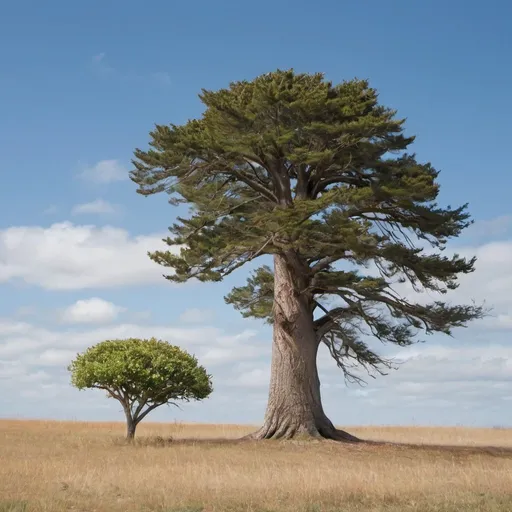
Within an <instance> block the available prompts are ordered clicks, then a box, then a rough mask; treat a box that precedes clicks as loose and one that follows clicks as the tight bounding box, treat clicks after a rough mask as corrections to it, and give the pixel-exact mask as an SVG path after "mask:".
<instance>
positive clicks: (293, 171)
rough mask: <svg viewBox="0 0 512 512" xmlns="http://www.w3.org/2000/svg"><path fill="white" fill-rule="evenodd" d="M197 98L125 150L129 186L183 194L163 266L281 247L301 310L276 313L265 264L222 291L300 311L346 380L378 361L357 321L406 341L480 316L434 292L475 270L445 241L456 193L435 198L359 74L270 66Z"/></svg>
mask: <svg viewBox="0 0 512 512" xmlns="http://www.w3.org/2000/svg"><path fill="white" fill-rule="evenodd" d="M200 99H201V101H202V102H203V104H204V105H205V111H204V113H203V114H202V116H201V118H199V119H192V120H189V121H188V122H187V123H185V124H183V125H174V124H170V125H157V126H156V127H155V128H154V130H153V131H152V132H151V133H150V137H151V140H150V148H149V149H148V150H141V149H137V150H135V159H134V160H133V164H134V170H133V171H132V172H131V179H132V180H133V181H134V182H135V183H136V184H137V185H138V190H137V191H138V192H139V193H140V194H142V195H151V194H154V193H159V192H166V193H168V194H169V196H170V202H171V204H175V205H176V204H180V203H186V204H188V205H189V206H190V211H189V215H188V216H186V217H178V218H177V220H176V222H175V223H174V224H173V225H172V226H171V227H170V228H169V230H170V232H171V235H172V236H170V237H169V238H167V239H166V242H167V244H168V245H169V246H180V247H181V250H180V253H179V254H174V253H171V252H170V251H156V252H153V253H151V254H150V257H151V258H152V259H153V260H154V261H155V262H157V263H159V264H160V265H162V266H164V267H168V268H169V269H172V270H171V271H170V272H169V275H167V276H166V277H167V279H169V280H171V281H174V282H183V281H186V280H188V279H191V278H197V279H199V280H201V281H220V280H222V279H223V278H224V277H225V276H227V275H229V274H230V273H232V272H233V271H234V270H236V269H238V268H240V267H242V266H243V265H245V264H246V263H248V262H249V261H251V260H254V259H255V258H257V257H259V256H262V255H271V256H273V257H274V262H275V263H276V262H277V259H279V258H282V259H283V261H285V262H286V265H287V266H288V267H289V269H290V272H291V273H289V274H287V275H288V276H289V278H290V279H291V280H292V281H293V283H292V285H291V288H290V290H292V294H295V295H296V296H297V297H300V301H302V302H301V304H302V303H303V305H304V308H302V306H301V308H302V309H300V308H299V309H300V311H301V312H300V313H299V310H298V309H297V311H296V314H291V313H290V314H288V313H287V314H286V315H284V316H283V319H284V320H283V321H282V322H280V323H279V325H278V326H277V325H275V320H276V314H277V311H278V310H277V309H276V308H278V307H280V306H279V301H278V300H277V296H276V286H277V284H276V282H275V280H276V274H275V270H276V269H275V268H274V269H272V268H270V267H269V266H262V267H260V268H259V269H257V270H256V271H255V272H254V273H253V275H252V276H251V277H250V278H249V280H248V283H247V285H246V286H242V287H237V288H235V289H234V290H233V291H232V292H231V293H230V294H229V295H228V296H227V297H226V301H227V302H228V303H230V304H232V305H233V306H234V307H235V308H236V309H238V310H240V311H241V312H242V314H243V315H244V316H252V317H256V318H262V319H266V320H267V321H269V322H271V323H272V322H273V323H274V332H276V331H275V329H285V328H286V322H288V325H291V324H293V323H294V322H295V323H296V321H297V318H298V316H297V315H299V316H301V315H302V316H303V315H309V316H310V317H311V318H312V319H314V321H313V327H312V328H313V330H314V333H315V338H316V341H318V342H323V343H325V344H326V345H327V346H328V347H329V350H330V353H331V355H332V357H333V358H334V359H335V361H336V363H337V364H338V366H339V367H340V368H341V369H342V370H343V371H344V372H345V375H346V377H348V378H353V379H356V380H358V379H359V378H358V377H357V375H356V374H355V373H354V372H353V370H352V368H353V363H355V364H356V366H357V367H365V368H366V369H367V370H369V371H373V370H375V371H377V372H382V370H383V369H385V368H387V367H389V365H390V362H389V361H387V360H385V359H384V358H382V357H380V356H379V355H378V354H377V353H376V352H375V351H374V350H372V349H371V348H370V347H369V345H368V343H367V338H366V336H367V335H371V336H373V337H374V338H376V339H378V340H380V341H382V342H385V343H393V344H396V345H398V346H407V345H409V344H411V343H413V342H414V341H417V337H416V335H417V333H418V331H424V332H426V333H432V332H441V333H446V334H450V333H451V330H452V329H453V328H454V327H462V326H465V325H466V324H467V322H468V321H470V320H472V319H474V318H479V317H481V316H482V315H483V310H482V308H481V307H480V306H477V305H474V304H468V305H457V304H455V305H454V304H450V303H449V302H448V301H446V300H442V295H443V294H445V293H446V292H447V291H449V290H453V289H455V288H456V287H457V285H458V283H457V278H458V276H459V275H461V274H467V273H470V272H472V271H473V270H474V263H475V259H474V258H470V259H465V258H463V257H461V256H459V255H457V254H455V255H453V256H447V255H445V254H443V250H444V248H445V247H446V243H447V242H448V240H449V239H451V238H454V237H457V236H459V234H460V233H461V232H462V230H463V229H464V228H466V227H467V226H468V225H469V224H470V223H471V219H470V216H469V213H468V211H467V206H466V205H462V206H460V207H456V208H451V207H442V206H440V205H439V204H438V203H437V202H436V198H437V196H438V194H439V184H438V181H437V178H438V175H439V172H438V171H437V170H436V169H435V168H434V167H433V166H432V165H431V164H430V163H421V162H419V161H418V160H417V158H416V156H415V154H414V153H411V152H408V151H407V150H408V148H409V146H410V145H411V144H412V143H413V141H414V137H413V136H407V135H405V134H404V122H405V121H404V119H401V118H398V117H397V115H396V114H397V113H396V111H395V110H393V109H390V108H387V107H385V106H382V105H381V104H379V102H378V95H377V91H376V90H375V89H373V88H371V87H370V86H369V83H368V81H366V80H358V79H354V80H350V81H345V82H342V83H340V84H336V85H333V84H332V83H331V82H329V81H326V80H325V79H324V76H323V75H322V74H321V73H316V74H306V73H300V74H299V73H295V72H294V71H293V70H288V71H281V70H278V71H276V72H272V73H267V74H264V75H261V76H259V77H257V78H255V79H254V80H252V81H248V80H243V81H238V82H233V83H231V84H230V85H229V87H228V88H226V89H221V90H218V91H208V90H203V91H202V94H201V95H200ZM276 258H277V259H276ZM372 269H373V270H372ZM283 275H284V274H283ZM290 276H291V277H290ZM404 282H409V283H411V284H412V287H413V288H414V290H416V291H425V290H427V291H431V292H436V293H437V294H439V295H438V300H435V301H433V302H432V303H430V304H426V305H425V304H421V303H419V302H417V301H414V300H412V299H410V298H407V297H405V296H403V295H400V294H399V293H398V292H396V291H395V289H394V287H395V285H396V284H397V283H404ZM297 304H298V303H297ZM297 307H298V306H297ZM281 309H282V308H281ZM290 315H291V316H290ZM294 315H295V316H294ZM285 317H286V318H285ZM283 322H284V323H283ZM291 338H293V335H292V336H291ZM292 344H293V340H292Z"/></svg>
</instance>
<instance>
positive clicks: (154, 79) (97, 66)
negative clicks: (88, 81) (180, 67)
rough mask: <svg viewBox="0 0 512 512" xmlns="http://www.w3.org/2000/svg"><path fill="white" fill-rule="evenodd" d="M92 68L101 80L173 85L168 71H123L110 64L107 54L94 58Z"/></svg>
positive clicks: (99, 54)
mask: <svg viewBox="0 0 512 512" xmlns="http://www.w3.org/2000/svg"><path fill="white" fill-rule="evenodd" d="M90 68H91V70H92V72H93V73H94V74H96V75H97V76H99V77H101V78H110V79H114V78H116V79H121V80H131V81H137V82H146V83H151V84H155V85H160V86H169V85H171V76H170V75H169V73H167V72H166V71H153V72H150V73H137V72H133V71H126V70H121V69H119V68H117V67H114V66H113V65H111V64H110V62H109V61H108V60H107V54H106V53H105V52H101V53H98V54H97V55H94V56H93V57H92V59H91V62H90Z"/></svg>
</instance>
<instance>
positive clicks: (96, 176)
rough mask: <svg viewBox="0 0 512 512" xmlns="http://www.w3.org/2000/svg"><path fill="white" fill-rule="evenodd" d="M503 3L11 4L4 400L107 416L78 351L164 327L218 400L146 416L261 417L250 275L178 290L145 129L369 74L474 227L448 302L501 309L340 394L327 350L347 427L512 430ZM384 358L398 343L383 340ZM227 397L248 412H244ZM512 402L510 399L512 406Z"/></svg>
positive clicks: (2, 107) (3, 82)
mask: <svg viewBox="0 0 512 512" xmlns="http://www.w3.org/2000/svg"><path fill="white" fill-rule="evenodd" d="M510 19H512V5H511V4H510V3H509V2H506V1H497V0H495V1H488V2H485V3H483V2H474V1H461V0H451V1H450V2H446V1H445V2H441V1H437V0H431V1H429V2H408V1H405V0H395V1H393V2H377V1H371V0H368V1H366V2H341V1H339V0H338V1H334V0H320V1H319V2H316V3H313V2H305V1H294V2H291V1H283V0H274V1H272V2H270V1H267V0H265V1H260V2H258V3H242V2H235V1H234V0H229V1H221V2H207V1H196V2H182V3H178V2H165V1H161V0H158V1H154V2H151V4H147V5H146V6H145V5H144V4H143V3H142V2H134V1H122V2H121V1H120V0H112V1H110V2H100V1H88V2H66V1H63V0H62V1H60V0H53V1H51V2H44V3H43V2H36V1H30V2H29V1H22V0H20V1H18V2H9V3H6V5H5V6H3V7H2V15H1V18H0V43H1V44H0V62H1V63H2V66H0V91H1V92H2V96H1V101H0V151H1V154H2V158H1V160H0V174H1V177H2V184H1V187H0V283H1V288H0V411H1V412H0V414H1V415H2V416H4V417H55V418H68V419H69V418H78V419H102V418H109V419H115V418H117V417H120V416H119V407H117V406H116V404H112V403H111V402H108V401H106V400H105V399H104V398H103V397H102V396H101V393H82V394H81V395H80V394H77V393H78V392H76V391H74V390H72V389H71V388H70V387H69V385H68V376H67V375H66V372H65V370H64V368H65V366H66V361H67V360H68V359H69V357H70V354H71V355H72V354H73V353H76V351H77V350H82V349H83V348H85V347H86V346H88V345H90V344H92V343H95V342H97V341H100V340H101V339H103V338H105V337H112V336H125V335H126V336H130V335H133V333H138V334H140V335H141V336H151V335H153V334H155V335H158V336H161V337H165V338H166V339H169V341H173V342H176V343H179V344H180V345H182V346H185V347H186V348H187V349H190V350H191V351H193V352H195V353H197V354H198V356H199V357H201V359H202V360H203V361H204V363H205V364H206V365H207V366H208V367H209V369H210V371H211V372H212V373H213V374H214V377H215V383H216V392H215V394H214V395H212V398H211V399H210V400H209V401H208V402H205V403H203V404H197V405H191V406H189V405H187V406H185V407H184V408H183V411H176V410H173V409H171V410H169V409H164V410H162V411H158V412H155V414H154V416H153V417H154V419H161V420H168V419H171V420H173V419H178V420H184V421H185V420H194V421H216V422H217V421H219V422H220V421H230V422H256V423H257V422H258V421H260V420H261V419H262V416H263V412H264V406H265V400H266V386H267V384H268V362H269V354H270V332H269V330H268V329H267V328H265V327H264V326H262V325H261V324H260V323H258V322H255V321H251V320H243V319H242V318H241V317H240V316H239V315H238V313H236V312H234V311H233V310H231V308H230V307H228V306H226V305H224V302H223V300H222V297H223V296H224V295H225V294H226V293H227V291H229V289H230V287H231V286H232V285H233V284H239V283H241V282H243V280H244V277H245V275H246V271H245V270H242V271H239V272H238V273H237V274H236V275H234V276H232V277H231V278H230V279H229V280H228V281H227V282H225V283H221V284H207V285H203V284H201V285H195V284H188V285H185V286H180V287H176V286H172V285H170V284H168V283H166V282H165V281H164V280H163V279H162V278H160V274H161V273H162V269H160V268H159V267H157V266H155V265H154V264H152V263H151V262H150V261H149V260H148V259H147V257H146V255H145V253H146V251H147V250H148V249H153V248H156V247H158V245H159V239H160V238H161V236H163V235H164V234H165V230H166V228H167V226H168V225H170V224H171V223H172V221H173V218H174V216H175V215H176V211H175V210H174V209H173V208H172V207H171V206H169V205H168V204H167V203H166V198H165V197H163V196H162V197H151V198H143V197H141V196H138V195H137V194H136V193H135V186H134V185H133V184H132V183H131V182H130V181H129V180H127V179H126V178H127V170H128V169H129V166H130V158H131V155H132V151H133V149H134V148H135V147H141V148H144V147H146V145H147V141H148V132H149V131H150V130H151V128H152V126H153V124H154V123H169V122H173V123H178V124H179V123H182V122H185V121H186V120H187V119H188V118H193V117H196V116H199V115H200V114H201V111H202V106H201V104H200V102H199V100H198V98H197V94H198V93H199V92H200V90H201V88H206V89H217V88H220V87H224V86H226V85H227V84H228V83H229V82H230V81H233V80H239V79H250V78H253V77H255V76H257V75H258V74H260V73H264V72H267V71H271V70H274V69H276V68H281V69H287V68H290V67H293V68H295V69H296V70H297V71H300V72H303V71H305V72H316V71H322V72H325V74H326V76H327V78H329V79H331V80H333V81H335V82H338V81H341V80H343V79H350V78H353V77H356V76H357V77H359V78H368V79H369V80H370V82H371V84H372V86H374V87H376V88H377V89H378V90H379V92H380V98H381V101H382V103H384V104H385V105H387V106H390V107H393V108H396V109H397V110H398V113H399V115H400V116H403V117H406V118H407V125H406V126H407V131H408V133H411V134H415V135H417V142H416V143H415V145H414V150H415V151H416V152H417V154H418V157H419V159H421V160H429V161H431V162H432V163H433V164H434V165H435V166H436V167H437V168H438V169H441V171H442V173H441V177H440V181H441V184H442V194H441V197H440V200H441V201H442V202H443V203H444V204H452V205H458V204H461V203H465V202H469V203H470V210H471V212H472V214H473V216H474V218H475V219H476V221H477V222H476V224H475V226H474V227H473V228H471V229H470V230H468V232H467V234H466V235H465V236H464V237H463V238H462V239H461V240H459V241H457V242H456V244H454V247H455V246H457V247H459V249H460V250H462V251H463V252H465V253H467V254H477V255H478V256H479V263H478V266H477V272H475V274H473V275H472V276H470V277H469V278H468V279H466V280H465V281H464V282H463V284H462V286H461V288H460V290H459V291H458V292H457V294H456V296H454V298H458V299H459V300H467V299H468V298H476V299H478V300H483V299H485V300H487V302H488V303H489V304H491V305H493V306H494V312H493V313H494V316H493V317H492V318H490V319H487V320H485V321H484V322H480V323H478V324H474V325H473V326H471V327H470V328H469V329H467V330H464V331H460V332H457V333H456V336H455V339H453V340H449V339H448V340H446V339H443V338H433V339H432V340H431V341H430V342H429V344H425V345H421V346H416V347H413V349H411V350H408V351H402V352H401V354H402V355H401V357H403V358H404V360H405V363H404V365H403V366H402V367H401V368H400V370H399V371H398V372H394V373H393V374H392V375H390V376H388V377H382V378H379V379H378V380H377V381H372V382H370V384H369V386H368V387H367V388H365V389H364V390H360V389H358V388H356V387H353V386H352V387H349V388H346V387H345V386H344V383H343V379H342V377H341V375H339V374H338V373H337V372H336V368H334V367H333V365H332V364H329V363H330V361H328V359H327V358H325V360H324V358H323V356H322V359H321V365H322V366H321V367H322V371H323V375H324V383H325V386H324V390H323V395H324V399H325V403H326V408H327V410H328V412H329V414H330V416H331V417H332V418H333V419H334V420H335V421H336V422H338V423H345V424H349V423H351V424H358V423H375V424H382V423H389V424H391V423H398V424H410V423H418V424H432V423H437V424H458V423H460V424H470V425H501V424H508V425H511V424H512V413H511V412H510V411H511V409H510V399H511V395H512V392H511V389H512V363H511V358H512V345H511V344H510V342H509V340H510V334H511V332H512V313H511V311H512V299H511V298H510V296H512V294H511V293H510V289H511V288H512V236H511V229H510V228H511V226H512V207H511V206H510V190H511V189H512V173H511V172H510V165H511V164H510V158H509V154H508V153H509V149H508V148H509V137H510V135H509V132H510V118H511V117H512V116H511V114H512V107H511V106H510V102H509V101H508V95H509V92H510V90H512V70H511V67H510V66H509V65H508V64H507V63H508V61H509V60H510V54H511V51H512V35H511V33H510V29H509V24H510ZM383 350H384V351H385V353H389V354H394V351H393V349H392V348H390V347H385V348H384V349H383ZM233 404H235V406H233ZM507 406H508V407H507Z"/></svg>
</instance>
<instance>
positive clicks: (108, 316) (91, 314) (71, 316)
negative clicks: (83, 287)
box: [61, 297, 126, 324]
mask: <svg viewBox="0 0 512 512" xmlns="http://www.w3.org/2000/svg"><path fill="white" fill-rule="evenodd" d="M125 310H126V308H123V307H121V306H116V305H115V304H113V303H112V302H108V301H106V300H103V299H100V298H98V297H93V298H92V299H84V300H78V301H76V302H75V303H74V304H72V305H71V306H69V307H67V308H66V309H65V310H64V311H63V312H62V313H61V320H62V322H64V323H68V324H100V323H106V322H111V321H113V320H115V319H116V318H117V316H118V315H119V313H121V312H123V311H125Z"/></svg>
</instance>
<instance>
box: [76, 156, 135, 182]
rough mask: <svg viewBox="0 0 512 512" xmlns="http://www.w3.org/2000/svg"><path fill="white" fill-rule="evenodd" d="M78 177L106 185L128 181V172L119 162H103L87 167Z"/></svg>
mask: <svg viewBox="0 0 512 512" xmlns="http://www.w3.org/2000/svg"><path fill="white" fill-rule="evenodd" d="M78 176H79V177H80V178H82V179H84V180H87V181H91V182H93V183H103V184H105V183H113V182H116V181H123V180H126V179H128V170H127V169H126V168H125V167H124V166H123V165H122V164H121V163H120V162H119V160H101V161H99V162H98V163H97V164H95V165H93V166H91V167H86V168H85V169H84V170H82V172H80V174H79V175H78Z"/></svg>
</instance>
